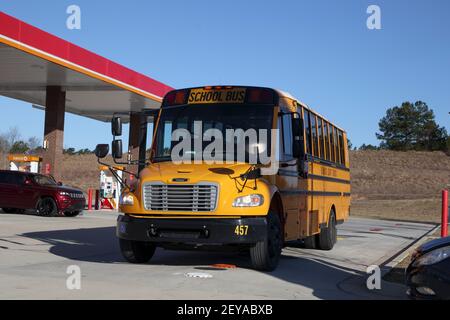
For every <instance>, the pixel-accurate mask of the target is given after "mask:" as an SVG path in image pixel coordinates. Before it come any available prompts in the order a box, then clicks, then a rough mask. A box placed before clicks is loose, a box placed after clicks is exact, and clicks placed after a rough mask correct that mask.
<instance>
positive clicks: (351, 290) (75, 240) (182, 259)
mask: <svg viewBox="0 0 450 320" xmlns="http://www.w3.org/2000/svg"><path fill="white" fill-rule="evenodd" d="M21 236H24V237H28V238H31V239H34V240H39V241H41V242H44V243H47V244H49V245H50V248H49V252H50V253H51V254H54V255H56V256H60V257H64V258H67V259H70V260H74V261H82V262H93V263H107V264H116V263H117V264H123V263H126V262H125V260H124V258H123V257H122V255H121V254H120V248H119V244H118V241H117V238H116V236H115V227H98V228H85V229H71V230H53V231H40V232H30V233H25V234H22V235H21ZM307 251H308V252H305V253H309V252H310V251H311V250H307ZM301 254H302V253H301V252H300V253H296V254H294V255H293V254H292V253H291V252H289V250H285V251H284V253H283V255H282V257H281V261H280V264H279V267H278V268H277V269H276V270H275V271H273V272H270V273H266V275H267V276H270V277H274V278H277V279H280V280H283V281H286V282H288V283H291V284H295V285H299V286H302V287H306V288H309V289H311V291H312V292H311V294H312V295H313V296H315V297H316V298H320V299H384V298H393V297H390V296H386V294H382V293H380V294H373V293H370V292H368V290H367V288H366V278H367V275H366V274H365V273H363V272H361V271H358V270H354V269H352V268H348V267H343V266H342V265H338V264H337V263H339V261H329V260H327V259H326V258H325V257H320V256H319V255H316V256H315V257H303V256H301ZM215 264H229V265H235V266H236V267H237V268H238V269H239V268H240V269H251V265H250V257H249V255H248V254H244V253H236V252H204V251H172V250H164V249H158V250H157V252H156V253H155V256H154V257H153V258H152V260H151V261H150V262H149V263H148V265H149V266H151V265H156V266H165V265H166V266H186V267H192V268H193V269H194V270H198V271H199V272H201V271H204V272H208V273H213V274H214V275H216V276H220V274H221V273H220V272H223V270H222V269H220V268H215V267H214V265H215ZM255 272H256V271H255ZM236 285H237V284H236ZM258 287H259V284H258V286H255V288H254V290H255V292H254V293H258ZM264 289H265V288H264V285H262V284H261V290H264ZM293 291H295V290H293ZM301 291H302V292H304V290H301ZM270 298H272V299H277V297H276V296H271V297H270ZM293 298H296V299H301V298H302V296H301V295H298V296H295V295H294V296H293ZM305 298H308V296H305ZM394 298H395V297H394ZM397 298H398V297H397Z"/></svg>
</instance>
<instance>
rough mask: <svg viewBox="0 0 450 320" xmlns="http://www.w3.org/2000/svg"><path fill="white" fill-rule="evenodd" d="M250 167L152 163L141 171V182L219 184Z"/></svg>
mask: <svg viewBox="0 0 450 320" xmlns="http://www.w3.org/2000/svg"><path fill="white" fill-rule="evenodd" d="M250 167H251V165H249V164H248V163H233V164H211V165H208V164H181V165H177V164H174V163H172V162H161V163H153V164H151V165H149V166H148V167H147V168H145V169H144V170H142V172H141V174H140V179H141V182H143V183H144V182H149V181H158V182H163V183H167V184H171V183H198V182H201V181H213V182H221V181H222V180H228V181H229V180H230V179H231V178H235V177H238V176H240V175H242V174H244V173H245V172H246V171H247V170H248V169H249V168H250Z"/></svg>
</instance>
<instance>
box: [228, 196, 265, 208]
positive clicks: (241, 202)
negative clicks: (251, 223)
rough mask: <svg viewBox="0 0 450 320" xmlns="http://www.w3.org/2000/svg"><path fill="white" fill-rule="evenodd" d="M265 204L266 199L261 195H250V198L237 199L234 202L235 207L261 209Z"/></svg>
mask: <svg viewBox="0 0 450 320" xmlns="http://www.w3.org/2000/svg"><path fill="white" fill-rule="evenodd" d="M263 203H264V197H263V196H262V195H260V194H249V195H248V196H243V197H237V198H236V199H234V201H233V207H259V206H262V205H263Z"/></svg>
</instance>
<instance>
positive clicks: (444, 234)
mask: <svg viewBox="0 0 450 320" xmlns="http://www.w3.org/2000/svg"><path fill="white" fill-rule="evenodd" d="M447 236H448V190H442V225H441V237H442V238H444V237H447Z"/></svg>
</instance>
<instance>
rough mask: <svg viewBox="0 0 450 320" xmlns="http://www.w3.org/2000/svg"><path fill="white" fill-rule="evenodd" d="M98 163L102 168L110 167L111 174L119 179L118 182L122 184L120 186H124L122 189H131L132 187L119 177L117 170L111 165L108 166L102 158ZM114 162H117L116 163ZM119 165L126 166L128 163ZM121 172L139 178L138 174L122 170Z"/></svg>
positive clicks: (98, 159)
mask: <svg viewBox="0 0 450 320" xmlns="http://www.w3.org/2000/svg"><path fill="white" fill-rule="evenodd" d="M97 162H98V163H99V164H101V165H102V166H105V167H108V169H109V171H111V173H112V174H113V176H114V178H116V179H117V181H118V182H119V183H120V185H121V186H122V188H123V187H127V188H128V189H130V186H129V185H127V184H126V183H125V181H124V180H123V179H122V178H120V177H119V175H118V174H117V172H116V171H117V169H114V167H112V166H111V165H110V164H107V163H105V162H102V161H100V158H97ZM114 162H116V161H114ZM117 164H126V163H117ZM120 171H122V172H125V173H128V174H131V175H133V176H135V177H136V176H137V175H136V173H133V172H131V171H128V170H120Z"/></svg>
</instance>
